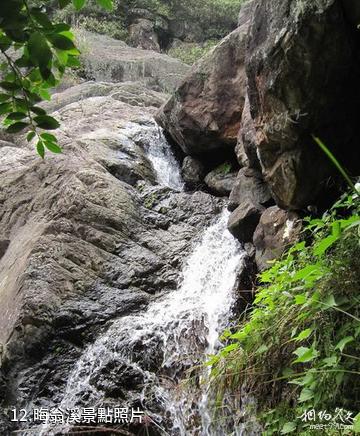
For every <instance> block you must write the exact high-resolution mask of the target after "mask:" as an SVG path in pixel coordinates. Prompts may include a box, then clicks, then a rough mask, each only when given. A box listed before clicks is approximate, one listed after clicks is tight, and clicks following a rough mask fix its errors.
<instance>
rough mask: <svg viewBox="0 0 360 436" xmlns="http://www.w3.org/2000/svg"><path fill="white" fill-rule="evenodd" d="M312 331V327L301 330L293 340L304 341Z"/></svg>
mask: <svg viewBox="0 0 360 436" xmlns="http://www.w3.org/2000/svg"><path fill="white" fill-rule="evenodd" d="M312 332H313V330H312V329H306V330H303V331H302V332H301V333H299V334H298V336H296V338H294V339H293V340H294V341H296V342H300V341H304V340H305V339H307V338H308V337H309V336H310V335H311V333H312Z"/></svg>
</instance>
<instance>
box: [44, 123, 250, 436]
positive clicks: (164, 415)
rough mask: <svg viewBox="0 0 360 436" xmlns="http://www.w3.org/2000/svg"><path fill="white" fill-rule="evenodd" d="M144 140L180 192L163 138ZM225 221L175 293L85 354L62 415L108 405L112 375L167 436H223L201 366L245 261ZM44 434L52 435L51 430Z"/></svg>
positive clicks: (196, 248) (193, 257) (201, 246)
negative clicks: (215, 422) (190, 380)
mask: <svg viewBox="0 0 360 436" xmlns="http://www.w3.org/2000/svg"><path fill="white" fill-rule="evenodd" d="M135 133H136V132H135ZM136 134H138V133H136ZM141 134H142V135H145V136H146V137H147V138H149V137H150V138H153V139H152V140H151V141H149V144H150V146H149V149H148V153H149V158H150V159H151V161H152V163H153V166H154V168H155V170H156V171H157V173H158V179H159V183H160V184H164V185H167V186H170V187H172V188H174V189H181V188H182V182H181V178H180V173H179V170H178V169H177V167H176V161H175V159H174V157H173V156H172V155H171V154H170V151H168V150H169V146H168V145H167V143H166V140H165V138H164V136H163V134H162V132H161V131H157V133H156V132H154V129H153V128H149V129H148V130H147V131H145V132H142V133H141ZM164 151H165V152H164ZM175 169H176V171H175ZM228 215H229V213H228V212H227V211H226V210H224V211H223V212H222V213H221V215H220V216H219V217H218V218H217V219H216V221H215V223H214V224H213V225H211V226H209V227H208V228H207V229H205V230H204V232H203V234H202V235H201V237H200V238H199V239H198V240H197V241H194V245H193V249H192V252H191V254H190V255H189V257H188V259H187V261H186V262H185V264H184V267H183V270H182V274H181V277H182V278H181V281H180V283H179V286H178V288H177V290H176V291H173V292H171V293H169V294H167V295H164V296H162V297H159V299H158V300H155V301H154V302H152V303H151V304H150V305H149V307H148V309H147V310H146V311H144V312H143V313H138V314H132V315H129V316H125V317H122V318H119V319H117V320H115V321H114V322H113V324H112V325H111V326H110V327H109V329H108V330H107V331H106V332H105V333H104V334H103V335H102V336H100V337H99V338H98V339H97V340H96V342H95V343H94V344H92V345H90V346H89V347H88V349H87V350H86V351H85V352H84V353H83V355H82V356H81V357H80V358H79V360H78V361H77V363H76V365H75V367H74V368H73V370H72V372H71V373H70V374H69V378H68V382H67V386H66V389H65V392H64V395H63V400H62V402H61V404H60V408H64V409H69V408H73V407H76V406H83V407H84V406H85V407H86V405H87V406H88V405H89V404H91V405H92V407H94V406H95V407H96V406H99V405H105V404H106V401H107V400H106V392H107V390H108V388H109V383H111V382H112V381H111V380H110V381H109V380H108V379H106V377H109V374H113V376H114V377H115V381H114V384H115V385H116V384H120V385H121V383H124V380H125V381H126V380H127V381H128V382H129V383H130V384H129V386H127V395H128V396H127V397H126V398H127V400H129V401H132V403H134V404H137V405H139V404H140V406H141V408H142V409H143V410H144V411H145V413H146V414H147V415H148V416H149V417H150V418H151V420H152V421H153V422H156V423H157V425H158V426H159V427H162V428H166V432H165V430H164V434H171V435H179V436H185V435H203V436H209V435H222V434H224V433H222V431H221V430H217V429H216V426H214V425H213V424H212V423H211V412H210V411H209V393H208V385H207V383H206V379H207V375H208V370H205V369H203V368H204V366H203V365H202V363H203V362H204V360H205V359H206V355H208V354H213V353H214V352H216V350H217V347H218V345H219V334H220V333H221V331H222V330H223V329H224V328H225V327H226V325H227V324H228V322H229V317H230V314H231V308H232V305H233V303H234V293H233V291H234V284H235V282H236V277H237V274H238V272H239V270H240V268H241V267H242V259H243V257H244V251H243V249H242V248H241V245H240V244H239V243H238V242H237V241H236V240H235V239H234V238H233V237H232V236H231V235H230V233H229V232H228V230H227V221H228ZM196 366H198V369H195V367H196ZM109 368H110V370H109ZM199 368H200V369H199ZM103 374H106V376H105V381H104V377H103ZM189 374H190V375H192V378H193V380H194V383H193V386H190V387H189V386H188V385H184V380H185V379H186V378H187V376H188V375H189ZM110 378H111V376H110ZM119 378H121V379H122V380H119ZM194 386H195V387H194ZM129 392H130V393H129ZM62 431H63V432H64V433H65V431H66V429H65V428H63V429H62ZM42 434H46V435H48V434H52V431H51V430H49V427H47V428H46V430H45V429H44V431H43V433H42Z"/></svg>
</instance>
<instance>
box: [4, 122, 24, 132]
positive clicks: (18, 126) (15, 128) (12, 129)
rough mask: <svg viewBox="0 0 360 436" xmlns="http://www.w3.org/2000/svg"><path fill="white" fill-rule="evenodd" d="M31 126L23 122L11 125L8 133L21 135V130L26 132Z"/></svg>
mask: <svg viewBox="0 0 360 436" xmlns="http://www.w3.org/2000/svg"><path fill="white" fill-rule="evenodd" d="M28 126H29V123H24V122H22V121H19V122H18V123H14V124H11V126H9V127H8V128H7V129H6V131H7V132H8V133H19V132H21V130H24V129H25V128H26V127H28Z"/></svg>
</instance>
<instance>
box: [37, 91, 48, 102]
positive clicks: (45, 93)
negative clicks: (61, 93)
mask: <svg viewBox="0 0 360 436" xmlns="http://www.w3.org/2000/svg"><path fill="white" fill-rule="evenodd" d="M39 95H40V97H41V98H42V99H43V100H47V101H49V100H51V95H50V93H49V91H47V90H46V89H40V90H39Z"/></svg>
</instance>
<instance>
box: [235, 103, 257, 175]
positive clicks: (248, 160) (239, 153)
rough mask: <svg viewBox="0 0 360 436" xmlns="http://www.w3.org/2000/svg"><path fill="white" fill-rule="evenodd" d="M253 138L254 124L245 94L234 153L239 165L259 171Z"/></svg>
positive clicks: (254, 135) (254, 132) (254, 133)
mask: <svg viewBox="0 0 360 436" xmlns="http://www.w3.org/2000/svg"><path fill="white" fill-rule="evenodd" d="M255 139H256V129H255V124H254V120H253V119H252V117H251V113H250V103H249V98H248V97H247V96H246V99H245V105H244V110H243V113H242V117H241V125H240V129H239V135H238V141H237V144H236V147H235V154H236V157H237V160H238V162H239V165H240V166H241V167H248V168H255V169H257V170H258V171H261V166H260V162H259V158H258V155H257V148H256V142H255Z"/></svg>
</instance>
